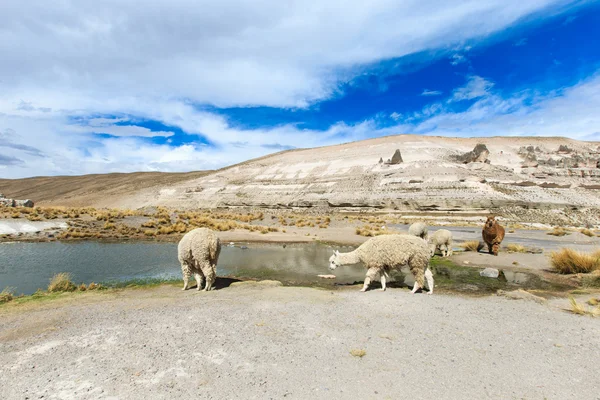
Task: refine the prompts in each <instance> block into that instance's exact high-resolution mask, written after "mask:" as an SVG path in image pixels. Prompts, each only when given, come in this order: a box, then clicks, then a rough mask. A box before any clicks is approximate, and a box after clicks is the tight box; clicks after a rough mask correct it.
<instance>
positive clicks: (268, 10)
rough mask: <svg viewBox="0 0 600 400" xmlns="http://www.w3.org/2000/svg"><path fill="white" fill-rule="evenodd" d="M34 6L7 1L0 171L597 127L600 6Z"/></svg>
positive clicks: (153, 166) (198, 163)
mask: <svg viewBox="0 0 600 400" xmlns="http://www.w3.org/2000/svg"><path fill="white" fill-rule="evenodd" d="M36 2H38V3H39V4H37V5H36V4H33V5H31V4H30V5H29V7H27V8H26V7H25V6H23V5H22V4H21V3H20V2H18V1H16V0H7V1H5V2H3V3H2V4H0V51H1V52H2V54H3V62H2V63H0V177H8V178H17V177H26V176H34V175H62V174H83V173H103V172H131V171H156V170H158V171H188V170H199V169H213V168H219V167H222V166H225V165H229V164H232V163H235V162H240V161H243V160H245V159H249V158H254V157H258V156H262V155H264V154H268V153H271V152H274V151H279V150H282V149H288V148H298V147H312V146H321V145H329V144H337V143H341V142H346V141H352V140H361V139H366V138H371V137H378V136H383V135H390V134H401V133H413V134H422V135H444V136H459V137H465V136H495V135H530V136H567V137H572V138H575V139H580V140H598V139H599V135H600V113H598V112H597V110H598V109H599V107H600V44H599V43H598V40H597V39H596V38H598V37H600V2H598V1H562V0H531V1H526V2H523V1H513V0H502V1H500V0H488V1H483V0H481V1H479V0H478V1H474V0H473V1H454V2H453V1H438V0H426V1H413V0H405V1H388V0H377V1H373V2H370V3H369V4H362V3H358V2H357V3H356V4H353V3H351V2H342V1H337V0H327V1H314V2H313V1H290V2H289V3H286V4H285V5H283V4H280V3H279V2H275V1H271V0H264V1H259V2H246V1H242V0H227V1H220V2H216V1H204V2H202V3H201V5H198V3H197V2H192V1H191V0H177V1H172V2H160V1H158V2H154V3H151V4H149V5H148V7H147V8H146V9H144V10H140V9H139V7H137V6H136V4H135V2H133V1H116V0H102V1H96V2H93V1H88V0H82V1H77V2H76V1H65V2H62V3H61V4H60V5H59V6H50V5H49V4H47V2H43V1H38V0H35V1H33V3H36ZM31 10H33V11H31Z"/></svg>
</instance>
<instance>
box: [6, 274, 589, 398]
mask: <svg viewBox="0 0 600 400" xmlns="http://www.w3.org/2000/svg"><path fill="white" fill-rule="evenodd" d="M355 289H356V288H351V289H344V290H338V291H334V292H331V291H327V290H318V289H311V288H299V287H280V286H277V285H276V284H275V283H269V282H263V283H248V282H246V283H234V284H232V285H230V286H229V287H226V288H222V289H221V290H217V291H215V292H211V293H204V292H196V291H195V290H190V291H187V292H182V291H180V290H179V289H178V288H175V287H173V286H168V285H165V286H160V287H156V288H150V289H141V290H140V289H129V290H123V291H109V292H96V293H91V292H88V293H84V294H78V295H65V296H64V299H58V300H54V301H48V302H38V303H30V304H22V305H13V304H8V305H5V306H3V307H0V398H1V399H25V398H30V399H37V398H42V397H43V398H53V399H109V398H110V399H116V398H119V399H148V398H152V399H179V398H202V399H224V398H239V399H267V398H275V399H279V398H284V397H285V398H291V399H309V398H310V399H358V398H361V399H371V398H373V399H398V398H413V399H434V398H435V399H483V398H493V399H522V398H526V399H544V398H547V399H575V398H576V399H600V379H598V371H597V362H598V360H599V359H600V319H593V318H590V317H581V316H576V315H572V314H569V313H566V312H563V311H560V310H558V309H556V308H554V307H553V306H548V305H546V306H544V305H539V304H536V303H532V302H527V301H516V300H508V299H505V298H503V297H496V296H491V297H485V298H465V297H457V296H448V295H440V294H437V295H436V294H434V295H433V296H428V295H425V294H416V295H410V294H409V293H408V291H407V290H404V289H391V290H388V291H387V292H380V291H378V290H373V291H369V292H367V293H358V291H357V290H355ZM354 349H356V350H364V351H365V352H366V355H365V356H364V357H363V358H359V357H355V356H353V355H351V354H350V351H351V350H354Z"/></svg>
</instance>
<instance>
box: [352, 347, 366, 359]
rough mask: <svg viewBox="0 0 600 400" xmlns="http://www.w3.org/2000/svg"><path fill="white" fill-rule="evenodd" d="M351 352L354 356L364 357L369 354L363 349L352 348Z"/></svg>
mask: <svg viewBox="0 0 600 400" xmlns="http://www.w3.org/2000/svg"><path fill="white" fill-rule="evenodd" d="M350 354H352V355H353V356H354V357H358V358H363V357H364V356H366V355H367V352H366V351H365V350H363V349H352V350H350Z"/></svg>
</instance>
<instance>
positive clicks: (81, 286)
mask: <svg viewBox="0 0 600 400" xmlns="http://www.w3.org/2000/svg"><path fill="white" fill-rule="evenodd" d="M77 290H79V291H80V292H85V291H86V290H87V286H85V283H82V284H81V285H79V287H78V288H77Z"/></svg>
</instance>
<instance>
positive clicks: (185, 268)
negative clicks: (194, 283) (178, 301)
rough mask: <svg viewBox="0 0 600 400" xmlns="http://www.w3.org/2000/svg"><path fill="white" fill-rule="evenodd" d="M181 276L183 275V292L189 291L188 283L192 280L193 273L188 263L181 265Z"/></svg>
mask: <svg viewBox="0 0 600 400" xmlns="http://www.w3.org/2000/svg"><path fill="white" fill-rule="evenodd" d="M181 274H182V275H183V289H181V290H187V288H188V282H189V280H190V276H191V275H192V271H191V269H190V266H189V264H188V263H187V262H182V263H181Z"/></svg>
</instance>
